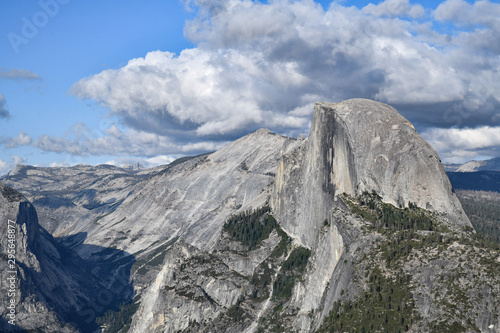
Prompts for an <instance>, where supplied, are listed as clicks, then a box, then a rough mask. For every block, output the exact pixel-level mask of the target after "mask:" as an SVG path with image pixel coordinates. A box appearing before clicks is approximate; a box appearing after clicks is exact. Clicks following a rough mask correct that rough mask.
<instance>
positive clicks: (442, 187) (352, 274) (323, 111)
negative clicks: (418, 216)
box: [0, 99, 500, 333]
mask: <svg viewBox="0 0 500 333" xmlns="http://www.w3.org/2000/svg"><path fill="white" fill-rule="evenodd" d="M3 181H4V182H6V183H7V184H9V185H11V186H14V187H16V186H17V188H20V189H22V191H23V194H25V195H26V196H28V197H29V198H30V199H31V200H32V201H33V205H34V207H35V208H36V209H39V210H40V212H41V213H40V214H39V216H40V225H41V226H47V227H48V228H50V231H51V232H53V233H55V234H56V235H57V236H58V239H57V240H55V239H53V238H51V237H52V236H50V234H49V233H47V232H44V231H41V230H42V228H40V225H38V222H36V223H35V222H34V221H35V220H34V219H33V217H31V218H30V219H31V221H32V222H31V224H30V227H29V228H28V225H26V228H27V229H30V230H32V231H30V232H29V235H31V236H29V237H28V236H27V237H28V238H27V241H26V242H25V244H26V247H25V248H26V249H28V248H30V249H33V250H30V251H32V252H33V253H34V256H35V258H37V260H36V261H33V263H32V266H33V267H34V269H35V270H38V271H40V272H42V275H40V279H39V280H40V281H42V282H36V283H35V282H29V283H28V282H27V284H31V285H33V286H36V287H37V288H40V289H43V290H45V291H44V292H45V293H43V292H42V291H41V292H40V295H41V296H40V297H43V299H49V298H50V297H52V298H51V299H50V302H51V303H50V304H56V305H57V307H56V308H57V309H58V311H56V312H54V313H53V315H54V316H56V317H57V318H59V319H57V320H59V321H60V322H61V323H64V322H67V321H69V319H68V316H67V314H68V313H70V312H71V311H79V312H80V313H82V311H85V310H89V307H88V304H94V303H95V302H98V301H99V297H98V296H100V297H101V299H102V295H100V294H99V291H100V290H101V291H102V290H103V289H104V290H107V291H109V292H110V295H112V296H111V297H112V299H113V304H111V302H109V303H107V304H106V305H103V304H101V305H102V306H100V308H101V310H100V311H101V312H99V313H97V312H95V313H94V315H95V316H99V315H102V314H103V312H105V310H114V311H116V314H115V315H114V316H109V317H110V318H112V317H115V318H120V319H123V320H122V321H120V323H122V325H123V330H124V331H128V332H141V333H142V332H146V331H147V332H180V331H182V332H200V331H213V332H222V331H225V332H249V333H250V332H266V331H279V330H281V331H287V332H313V331H315V330H317V329H319V328H320V326H321V325H322V323H323V322H324V320H325V318H327V317H328V315H329V312H330V310H331V309H332V307H333V306H334V304H337V303H338V302H341V301H345V300H353V299H355V297H356V295H358V294H359V293H360V292H363V290H364V289H363V288H365V287H366V283H367V281H365V280H366V276H368V273H370V269H372V268H373V267H375V266H377V265H379V266H380V267H382V268H384V267H385V266H384V265H386V264H385V261H382V260H381V259H380V257H381V254H380V253H379V252H376V251H377V249H380V248H381V247H382V246H381V245H380V244H384V243H383V242H384V241H386V240H387V239H389V236H387V235H382V234H381V233H380V232H372V231H373V229H369V228H370V223H369V222H368V220H366V219H365V218H363V217H361V216H360V215H358V214H356V213H355V212H354V211H353V210H352V207H353V206H352V205H355V204H353V202H355V198H356V197H357V196H360V195H364V196H368V195H374V194H371V193H376V194H377V195H378V196H380V199H381V203H377V204H378V205H383V204H384V205H388V204H390V205H393V206H395V207H394V209H395V210H398V209H399V208H398V207H400V208H401V209H399V211H400V212H401V211H405V210H404V208H408V207H409V206H410V207H412V208H411V209H414V210H415V211H416V209H417V208H414V207H420V208H422V209H425V211H426V213H425V214H427V215H429V216H430V215H432V216H434V217H435V218H436V219H439V220H440V221H442V222H443V223H445V224H446V226H447V228H449V229H450V230H454V231H453V232H456V233H457V235H458V234H460V233H462V232H464V231H463V230H464V229H468V228H470V227H471V224H470V222H469V220H468V218H467V216H466V215H465V213H464V211H463V209H462V207H461V205H460V203H459V201H458V199H457V198H456V196H455V195H454V194H453V192H452V189H451V185H450V182H449V180H448V178H447V176H446V173H445V171H444V169H443V167H442V165H441V163H440V161H439V158H438V156H437V154H436V152H435V151H434V150H433V149H432V147H431V146H429V145H428V144H427V143H426V142H425V141H424V140H423V139H422V138H421V137H420V136H419V134H418V133H417V132H416V131H415V129H414V128H413V126H412V125H411V123H410V122H409V121H408V120H406V119H405V118H404V117H402V116H401V115H400V114H399V113H398V112H397V111H396V110H395V109H394V108H392V107H390V106H388V105H386V104H383V103H379V102H375V101H370V100H365V99H352V100H348V101H344V102H341V103H317V104H316V105H315V113H314V116H313V120H312V124H311V132H310V134H309V136H308V137H307V139H305V140H303V139H300V140H295V139H291V138H286V137H283V136H280V135H276V134H273V133H271V132H269V131H268V130H264V129H261V130H258V131H256V132H253V133H251V134H249V135H247V136H245V137H243V138H241V139H239V140H237V141H235V142H233V143H230V144H228V145H227V146H226V147H224V148H222V149H220V150H219V151H217V152H214V153H210V154H204V155H200V156H195V157H190V158H183V159H180V160H178V161H175V162H174V163H172V164H170V165H168V166H164V167H161V168H157V169H155V170H139V169H137V170H136V169H131V170H128V169H121V168H117V167H111V166H98V167H91V166H75V167H72V168H60V169H48V168H47V169H43V168H33V167H21V168H18V169H17V170H15V171H14V172H12V173H11V174H10V175H9V176H8V177H6V178H4V179H3ZM367 193H370V194H367ZM18 196H19V198H21V196H20V195H19V194H18ZM349 198H351V199H349ZM19 200H21V199H19ZM23 200H24V201H23ZM349 200H351V201H352V202H351V201H349ZM21 201H23V202H27V200H26V199H22V200H21ZM0 204H1V205H2V207H3V206H4V205H8V204H7V201H5V202H0ZM350 205H351V206H350ZM359 205H360V206H361V204H359ZM9 207H10V206H9ZM16 207H17V206H16ZM391 207H392V206H391ZM33 211H34V209H33ZM256 211H258V212H259V214H260V215H258V216H256V217H252V218H253V219H254V220H252V218H250V217H249V216H250V215H251V214H256V213H255V212H256ZM12 214H17V211H16V213H12ZM33 214H34V213H33ZM33 214H31V215H30V216H33ZM245 214H246V215H245ZM249 214H250V215H249ZM28 215H29V214H28ZM427 215H426V216H427ZM234 216H239V220H238V221H239V222H238V223H239V224H238V223H236V224H235V225H234V226H233V229H228V228H227V226H226V224H225V222H226V221H227V220H228V218H230V217H234ZM252 216H253V215H252ZM274 219H275V220H274ZM252 221H253V222H252ZM239 226H241V230H240V229H238V228H239ZM266 228H267V229H266ZM263 230H265V232H264V231H263ZM370 230H372V231H370ZM420 231H421V230H419V231H418V232H416V233H415V234H417V235H420V233H421V234H422V235H424V236H425V235H427V234H428V233H429V232H431V231H430V230H425V231H422V232H420ZM419 232H420V233H419ZM432 232H436V231H434V230H433V231H432ZM450 232H451V231H450ZM436 235H437V236H436V237H437V239H441V238H443V235H441V236H442V237H441V238H439V236H440V235H439V234H436ZM460 235H461V234H460ZM424 236H422V237H424ZM30 237H31V238H30ZM238 237H239V238H238ZM453 237H455V236H453ZM457 237H458V236H457ZM449 238H450V239H451V236H449ZM37 239H38V241H37ZM249 239H251V240H252V241H254V242H253V243H252V242H248V240H249ZM459 239H460V238H457V240H456V242H458V241H459ZM245 241H247V243H245ZM449 243H451V241H450V242H449ZM30 244H31V245H30ZM28 245H29V246H28ZM52 247H53V248H54V249H55V250H50V249H51V248H52ZM420 250H421V252H418V253H417V254H418V256H417V257H416V258H414V259H412V260H413V261H412V264H411V265H410V264H408V265H406V266H408V267H406V266H404V267H403V266H402V267H403V268H404V269H406V270H407V271H408V272H412V274H413V275H418V274H420V273H419V272H420V270H419V269H420V266H419V265H420V264H421V263H422V262H426V260H427V261H428V260H431V258H428V257H425V255H426V253H425V251H424V250H422V249H420ZM50 251H52V252H50ZM370 251H371V252H370ZM374 251H375V252H374ZM479 252H480V251H478V253H479ZM48 253H51V254H50V255H48ZM374 253H375V254H374ZM442 253H447V252H446V250H443V252H442ZM494 254H495V253H494V252H491V257H493V256H494ZM475 255H476V254H471V259H470V260H471V261H474V260H476V259H477V258H479V257H474V256H475ZM44 256H45V257H47V259H43V260H42V259H40V258H45V257H44ZM58 256H59V257H60V258H59V259H58ZM455 256H456V258H454V259H449V260H448V261H446V262H442V264H443V265H441V266H443V267H445V266H446V267H448V268H450V267H453V269H455V268H457V267H460V265H459V263H458V260H459V258H458V255H457V254H455ZM478 256H479V254H478ZM367 257H370V260H371V261H370V262H369V264H368V261H367V259H366V258H367ZM449 257H450V258H451V256H449ZM61 258H72V259H71V260H66V261H64V262H62V259H61ZM474 258H476V259H474ZM488 258H490V257H488ZM26 260H28V259H26ZM440 260H441V259H440ZM488 260H489V259H488ZM476 261H477V262H480V260H479V259H477V260H476ZM36 263H39V264H36ZM488 263H489V261H488ZM440 264H441V262H433V263H432V265H433V267H434V269H435V270H438V268H439V267H441V266H440ZM37 265H38V266H37ZM57 265H59V268H55V267H54V266H57ZM370 265H372V266H371V267H368V266H370ZM77 266H80V267H92V268H91V269H90V271H91V274H90V275H89V274H87V275H85V274H84V273H83V272H81V271H79V270H78V269H77V268H76V267H77ZM479 266H480V265H478V266H477V267H479ZM30 267H31V266H30ZM377 267H378V266H377ZM474 267H476V266H474ZM56 269H59V271H58V272H59V274H60V275H61V276H65V277H66V278H65V279H63V282H64V283H62V284H59V285H57V284H54V285H50V283H52V282H54V280H53V278H52V277H50V276H49V275H50V274H49V273H45V272H47V271H50V270H56ZM457 269H458V268H457ZM365 272H368V273H367V274H365ZM387 272H388V274H389V273H390V272H391V271H390V270H389V269H388V270H387ZM77 273H78V274H80V276H81V277H83V279H86V280H88V281H90V282H91V283H90V284H92V285H94V286H98V287H97V289H95V288H94V289H92V288H91V286H89V283H88V281H87V282H84V281H82V278H80V279H78V278H77V277H76V275H78V274H77ZM469 273H470V274H471V276H472V273H473V272H472V270H471V272H468V273H467V274H469ZM43 274H46V275H47V277H42V276H44V275H43ZM426 274H427V273H425V274H424V275H425V277H426V279H431V280H432V281H433V284H436V285H437V284H438V283H439V282H438V281H437V280H436V279H434V278H433V277H429V276H428V275H429V274H427V275H426ZM443 274H444V273H443ZM457 274H458V273H457ZM421 275H422V274H421ZM424 275H422V276H424ZM419 276H420V275H419ZM478 276H479V275H478ZM480 278H481V279H483V276H482V275H480ZM478 279H479V278H478ZM435 280H436V281H435ZM478 281H479V282H478V283H483V282H484V283H486V282H488V281H490V280H487V279H486V278H484V279H483V280H478ZM49 282H50V283H49ZM54 283H55V282H54ZM418 283H419V281H412V285H418ZM488 283H489V282H488ZM495 283H496V282H495ZM495 283H492V286H491V288H490V287H488V288H490V289H488V290H493V291H495V290H498V289H499V288H498V286H496V285H495ZM69 285H71V286H72V288H67V286H69ZM465 285H467V284H464V286H465ZM56 288H61V289H62V290H63V291H64V293H67V294H68V295H70V297H68V299H70V300H71V299H72V298H71V297H73V296H75V299H74V300H73V301H71V302H72V304H73V307H72V305H70V304H68V303H71V302H70V301H68V300H64V299H62V298H60V297H56V296H51V295H52V294H53V291H54V290H55V289H56ZM457 288H458V287H457ZM418 290H419V292H420V291H423V292H424V295H420V294H419V295H417V294H415V299H416V300H417V301H416V303H418V304H420V305H419V306H420V309H421V310H422V314H426V313H424V312H426V311H428V310H429V309H437V310H436V311H438V312H439V313H441V314H446V311H444V310H443V309H442V308H440V307H439V306H438V305H435V304H434V305H433V303H432V298H433V297H438V296H431V294H430V291H429V292H428V294H425V292H426V290H427V289H425V288H420V289H418ZM485 290H486V289H485ZM37 295H38V294H37ZM54 295H56V294H54ZM57 295H59V294H57ZM118 295H121V296H122V298H119V297H118ZM77 296H80V298H78V297H77ZM84 296H88V297H84ZM94 296H95V297H97V298H92V297H94ZM39 299H40V300H41V301H40V302H42V303H43V301H42V298H39ZM82 300H83V301H82ZM118 301H125V302H126V303H127V304H128V305H127V306H130V307H128V308H127V309H132V308H133V309H134V311H129V310H127V311H124V310H123V309H122V310H120V309H119V308H118V307H117V306H116V305H117V304H116V303H117V302H118ZM93 302H94V303H93ZM481 302H482V303H481ZM481 302H477V304H476V303H474V305H473V306H475V307H476V308H477V307H480V306H483V305H484V304H496V303H495V301H494V300H493V298H492V297H485V298H484V300H482V301H481ZM488 302H489V303H488ZM42 303H41V304H42ZM47 303H48V302H47ZM495 306H496V305H495ZM471 311H472V310H471ZM474 311H475V310H474ZM494 312H495V311H489V312H485V314H483V315H481V316H480V318H479V317H478V319H477V321H476V325H478V327H480V328H481V329H483V328H485V327H489V326H490V325H497V321H498V320H497V317H498V316H496V314H495V313H494ZM122 316H126V317H124V318H122ZM429 318H430V317H429ZM498 319H499V320H500V317H498ZM432 320H434V318H430V319H428V322H426V323H424V324H425V325H431V324H432V325H434V323H433V322H432ZM42 321H43V322H44V323H47V325H48V323H49V322H50V320H49V319H43V320H42ZM464 322H465V319H464ZM123 323H125V324H123ZM424 324H422V325H424ZM113 325H114V324H113V323H112V322H108V323H106V324H105V325H104V326H103V328H104V329H105V331H106V330H108V329H109V330H110V329H111V327H114V326H113ZM422 327H425V328H422V329H421V330H420V331H425V330H426V329H427V328H428V326H422ZM429 327H430V326H429ZM494 327H496V326H494ZM29 328H33V329H35V328H40V326H36V325H35V326H29ZM67 329H68V330H69V329H70V328H67ZM42 330H43V329H42ZM45 331H48V330H45ZM416 331H419V329H416Z"/></svg>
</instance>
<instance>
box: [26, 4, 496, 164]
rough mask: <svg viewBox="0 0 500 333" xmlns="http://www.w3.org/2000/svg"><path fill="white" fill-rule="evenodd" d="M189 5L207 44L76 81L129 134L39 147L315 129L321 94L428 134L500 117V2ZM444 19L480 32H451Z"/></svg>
mask: <svg viewBox="0 0 500 333" xmlns="http://www.w3.org/2000/svg"><path fill="white" fill-rule="evenodd" d="M187 5H188V6H191V7H194V8H196V10H197V15H196V17H195V18H194V19H193V20H192V21H190V22H187V24H186V26H185V31H184V33H185V36H186V37H187V38H189V39H190V40H191V41H192V42H193V43H195V45H196V47H195V48H192V49H186V50H184V51H182V52H181V53H180V54H178V55H175V54H173V53H170V52H161V51H154V52H150V53H148V54H147V55H145V57H143V58H137V59H132V60H130V61H129V62H128V64H127V65H125V66H123V67H122V68H119V69H112V70H105V71H102V72H101V73H98V74H95V75H92V76H89V77H87V78H84V79H82V80H80V81H78V82H76V83H75V84H74V85H73V87H72V88H71V93H72V94H74V95H76V96H78V97H79V98H81V99H91V100H94V101H97V102H98V103H100V104H101V105H103V106H105V107H106V108H108V109H109V111H110V113H111V114H112V115H114V116H118V117H119V119H120V121H121V122H122V123H123V124H124V125H125V126H127V127H128V128H129V130H128V131H127V132H123V131H121V130H119V129H117V128H114V129H110V130H109V133H108V134H107V135H106V136H104V137H100V138H93V139H81V140H76V141H75V140H72V141H71V140H70V141H68V140H67V139H66V138H52V137H47V136H45V137H41V138H39V139H38V140H37V141H36V142H35V145H36V146H37V147H40V148H41V149H44V150H50V151H61V152H62V151H65V152H70V153H72V154H77V155H85V154H100V153H104V151H111V147H113V146H116V147H117V150H116V151H117V152H118V154H126V153H127V152H130V153H131V154H139V153H140V152H141V151H146V152H147V156H150V157H152V156H156V155H163V154H166V153H182V152H186V151H193V150H196V149H198V148H200V149H202V147H204V148H206V149H207V150H208V149H211V148H215V147H217V146H218V145H219V144H220V143H221V142H225V141H227V140H231V139H234V138H236V137H237V136H240V135H242V134H244V133H247V132H249V131H251V130H253V129H256V128H259V127H267V128H270V129H271V130H274V131H277V132H280V133H286V134H289V135H294V134H305V133H307V132H308V127H309V124H310V118H311V111H312V108H311V105H312V103H314V102H316V101H319V100H322V101H333V102H336V101H341V100H344V99H348V98H352V97H365V98H372V99H376V100H379V101H382V102H386V103H390V104H392V105H394V106H396V107H397V108H398V110H399V111H400V112H401V113H402V114H403V115H405V116H407V117H408V118H409V119H410V120H411V121H412V122H414V123H415V124H416V125H417V128H418V129H419V130H420V131H425V130H427V129H428V128H432V127H438V128H449V127H451V126H459V127H464V126H469V127H477V126H485V125H492V126H497V125H500V117H499V116H498V114H499V113H500V106H499V101H498V100H497V99H496V98H497V97H498V96H500V85H499V84H498V83H500V58H499V57H498V53H499V51H500V39H499V38H500V37H499V36H500V33H499V32H500V27H499V24H498V19H497V17H498V13H497V11H498V6H499V5H497V4H493V3H491V2H489V1H478V2H476V3H474V4H468V3H466V2H464V1H461V0H448V1H445V2H444V3H443V4H441V5H440V6H439V7H438V8H437V9H436V10H435V11H434V12H431V10H427V12H426V10H425V9H424V8H423V7H422V6H420V5H411V4H410V2H409V1H408V0H386V1H384V2H381V3H380V4H378V5H368V6H366V7H364V8H362V9H358V8H356V7H348V6H343V5H342V4H341V3H339V2H333V3H332V4H331V5H330V7H329V8H328V9H327V10H326V11H325V10H324V9H323V8H322V7H321V6H320V5H319V4H317V3H315V2H314V1H312V0H302V1H291V0H290V1H287V0H283V1H270V2H268V3H261V2H258V1H250V0H225V1H222V0H216V1H214V0H210V1H208V0H192V1H188V2H187ZM464 11H466V12H467V14H463V12H464ZM436 21H439V22H444V21H452V22H453V23H455V24H456V26H459V27H464V26H471V27H472V26H473V27H474V29H468V30H464V29H457V30H455V31H452V34H450V33H449V32H446V33H441V32H440V31H439V30H436V29H435V28H434V25H433V23H434V22H436ZM308 110H309V111H308ZM138 136H143V137H144V138H145V139H144V140H146V141H147V142H144V143H142V144H139V143H135V142H134V141H133V140H132V139H131V138H135V137H138ZM151 145H156V147H152V146H151ZM157 147H158V148H157ZM195 147H196V148H195ZM208 147H211V148H208Z"/></svg>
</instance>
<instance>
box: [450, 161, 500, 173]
mask: <svg viewBox="0 0 500 333" xmlns="http://www.w3.org/2000/svg"><path fill="white" fill-rule="evenodd" d="M443 166H444V169H445V170H446V172H476V171H500V157H495V158H492V159H490V160H484V161H469V162H466V163H464V164H452V163H444V164H443Z"/></svg>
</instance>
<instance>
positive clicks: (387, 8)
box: [363, 0, 425, 18]
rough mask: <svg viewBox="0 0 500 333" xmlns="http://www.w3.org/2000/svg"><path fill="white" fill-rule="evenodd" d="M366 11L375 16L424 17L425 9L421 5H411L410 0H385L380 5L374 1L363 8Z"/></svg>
mask: <svg viewBox="0 0 500 333" xmlns="http://www.w3.org/2000/svg"><path fill="white" fill-rule="evenodd" d="M363 11H364V12H365V13H368V14H371V15H375V16H389V17H400V16H403V17H404V16H409V17H412V18H418V17H422V16H424V14H425V9H424V7H422V6H421V5H413V6H412V5H410V1H409V0H385V1H383V2H381V3H380V4H378V5H374V4H372V3H370V4H368V5H367V6H365V7H364V8H363Z"/></svg>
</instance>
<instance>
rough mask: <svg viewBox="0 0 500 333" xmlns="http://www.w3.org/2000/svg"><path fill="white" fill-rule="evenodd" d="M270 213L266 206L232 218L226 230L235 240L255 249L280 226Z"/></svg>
mask: <svg viewBox="0 0 500 333" xmlns="http://www.w3.org/2000/svg"><path fill="white" fill-rule="evenodd" d="M270 211H271V208H269V206H264V207H261V208H258V209H256V210H254V211H253V212H250V211H247V212H243V213H241V214H239V215H234V216H231V217H230V218H229V219H228V220H227V222H226V223H225V224H224V230H225V231H226V232H227V233H228V234H229V235H230V236H231V237H232V238H233V239H235V240H237V241H239V242H241V243H242V244H243V245H247V246H248V247H249V250H251V249H254V248H256V247H257V246H258V245H259V244H260V243H261V242H262V241H263V240H264V239H267V238H268V237H269V235H270V234H271V232H272V231H273V229H275V228H276V227H277V226H278V223H277V222H276V220H275V219H274V217H273V216H272V215H270V214H269V213H270Z"/></svg>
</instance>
